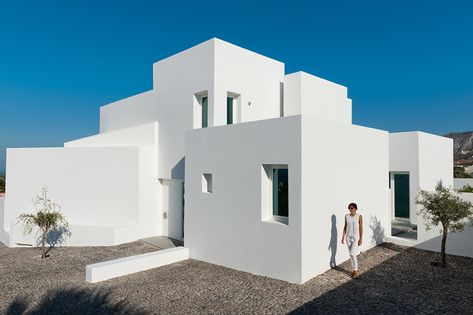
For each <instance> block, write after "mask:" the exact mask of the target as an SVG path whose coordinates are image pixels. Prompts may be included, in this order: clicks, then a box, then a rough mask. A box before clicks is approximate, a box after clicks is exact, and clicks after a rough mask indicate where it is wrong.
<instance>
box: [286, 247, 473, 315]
mask: <svg viewBox="0 0 473 315" xmlns="http://www.w3.org/2000/svg"><path fill="white" fill-rule="evenodd" d="M382 246H386V247H390V248H389V249H391V250H397V249H396V246H393V245H391V244H383V245H382ZM399 251H400V253H399V254H398V255H396V256H394V257H392V258H390V259H388V260H386V261H384V262H383V263H381V264H379V265H377V266H375V267H373V268H371V269H370V270H368V271H366V272H364V273H363V274H362V275H361V277H360V278H359V279H355V280H351V281H349V282H347V283H345V284H342V285H340V286H338V287H337V288H335V289H333V290H331V291H329V292H326V293H324V294H323V295H321V296H319V297H318V298H315V299H314V300H312V301H310V302H307V303H305V304H304V305H302V306H301V307H299V308H297V309H295V310H294V311H292V312H291V313H290V314H314V313H316V314H339V313H356V314H360V313H365V314H368V313H369V314H406V313H407V314H418V313H432V314H433V313H437V314H438V313H441V314H445V313H451V314H467V313H470V314H471V312H472V310H473V299H472V298H471V297H473V271H471V259H469V258H464V257H459V256H456V257H453V256H450V257H449V259H450V265H449V267H448V268H447V269H443V268H440V267H434V266H431V264H430V263H431V262H432V261H433V260H435V255H433V253H431V252H426V251H419V250H416V249H406V250H402V249H399ZM420 256H422V257H420ZM432 258H434V259H432ZM468 266H470V268H468ZM468 269H470V271H469V272H468V273H465V272H464V270H468ZM460 270H461V271H460ZM467 297H470V298H467Z"/></svg>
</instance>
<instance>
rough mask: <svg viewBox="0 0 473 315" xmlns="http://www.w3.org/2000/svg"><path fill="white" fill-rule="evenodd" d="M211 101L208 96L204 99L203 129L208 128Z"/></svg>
mask: <svg viewBox="0 0 473 315" xmlns="http://www.w3.org/2000/svg"><path fill="white" fill-rule="evenodd" d="M208 111H209V100H208V97H207V96H204V97H202V128H207V126H208Z"/></svg>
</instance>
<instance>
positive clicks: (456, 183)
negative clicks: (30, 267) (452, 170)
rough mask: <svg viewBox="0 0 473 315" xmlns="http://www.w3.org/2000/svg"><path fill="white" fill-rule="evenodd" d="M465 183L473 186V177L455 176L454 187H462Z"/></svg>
mask: <svg viewBox="0 0 473 315" xmlns="http://www.w3.org/2000/svg"><path fill="white" fill-rule="evenodd" d="M465 185H470V186H471V187H473V178H454V179H453V188H455V189H461V188H463V187H464V186H465Z"/></svg>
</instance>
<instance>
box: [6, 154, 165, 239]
mask: <svg viewBox="0 0 473 315" xmlns="http://www.w3.org/2000/svg"><path fill="white" fill-rule="evenodd" d="M151 150H152V149H150V148H146V147H141V148H140V147H107V148H104V147H94V148H40V149H9V150H8V151H7V169H8V173H7V177H8V179H7V189H8V195H7V196H6V200H5V213H4V228H5V229H6V230H8V233H10V236H11V237H10V245H14V244H15V243H16V242H18V238H21V234H22V233H21V230H22V227H21V226H18V225H17V224H15V222H16V218H17V216H18V215H19V214H20V213H22V212H30V211H32V210H33V209H32V203H31V198H33V197H34V196H35V195H37V194H39V193H40V192H41V189H42V188H43V187H47V188H48V190H49V197H50V198H51V200H53V201H54V202H56V203H58V204H60V205H61V206H62V212H63V213H64V214H65V216H66V218H67V220H68V222H69V223H70V225H71V231H72V233H73V234H72V237H71V238H70V240H69V241H68V243H67V244H69V245H98V244H100V245H114V244H117V242H116V240H115V236H114V233H115V231H114V228H116V227H122V226H129V227H137V229H134V230H130V232H129V233H128V234H125V235H122V240H123V239H124V240H125V241H133V240H135V239H136V238H138V237H146V236H151V235H155V234H156V233H158V232H159V226H158V225H157V224H156V223H155V222H156V220H157V218H156V217H157V215H156V203H157V201H156V195H157V194H156V190H155V188H156V183H153V182H152V178H151V176H152V175H149V174H153V167H154V165H155V162H154V159H153V157H154V156H153V152H152V151H151ZM153 162H154V163H153ZM154 168H155V167H154ZM154 174H155V171H154ZM156 182H157V181H156ZM143 200H146V205H143V204H140V202H141V203H142V202H144V201H143ZM153 203H154V204H153ZM152 210H154V211H152ZM12 222H13V224H12ZM12 227H13V228H15V227H17V228H15V230H16V231H14V230H11V229H12ZM77 231H82V232H81V233H78V232H77ZM85 231H87V232H85ZM89 241H90V242H89Z"/></svg>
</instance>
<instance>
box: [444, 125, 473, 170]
mask: <svg viewBox="0 0 473 315" xmlns="http://www.w3.org/2000/svg"><path fill="white" fill-rule="evenodd" d="M444 137H447V138H451V139H453V159H454V163H455V164H457V165H473V131H466V132H451V133H449V134H446V135H444Z"/></svg>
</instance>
